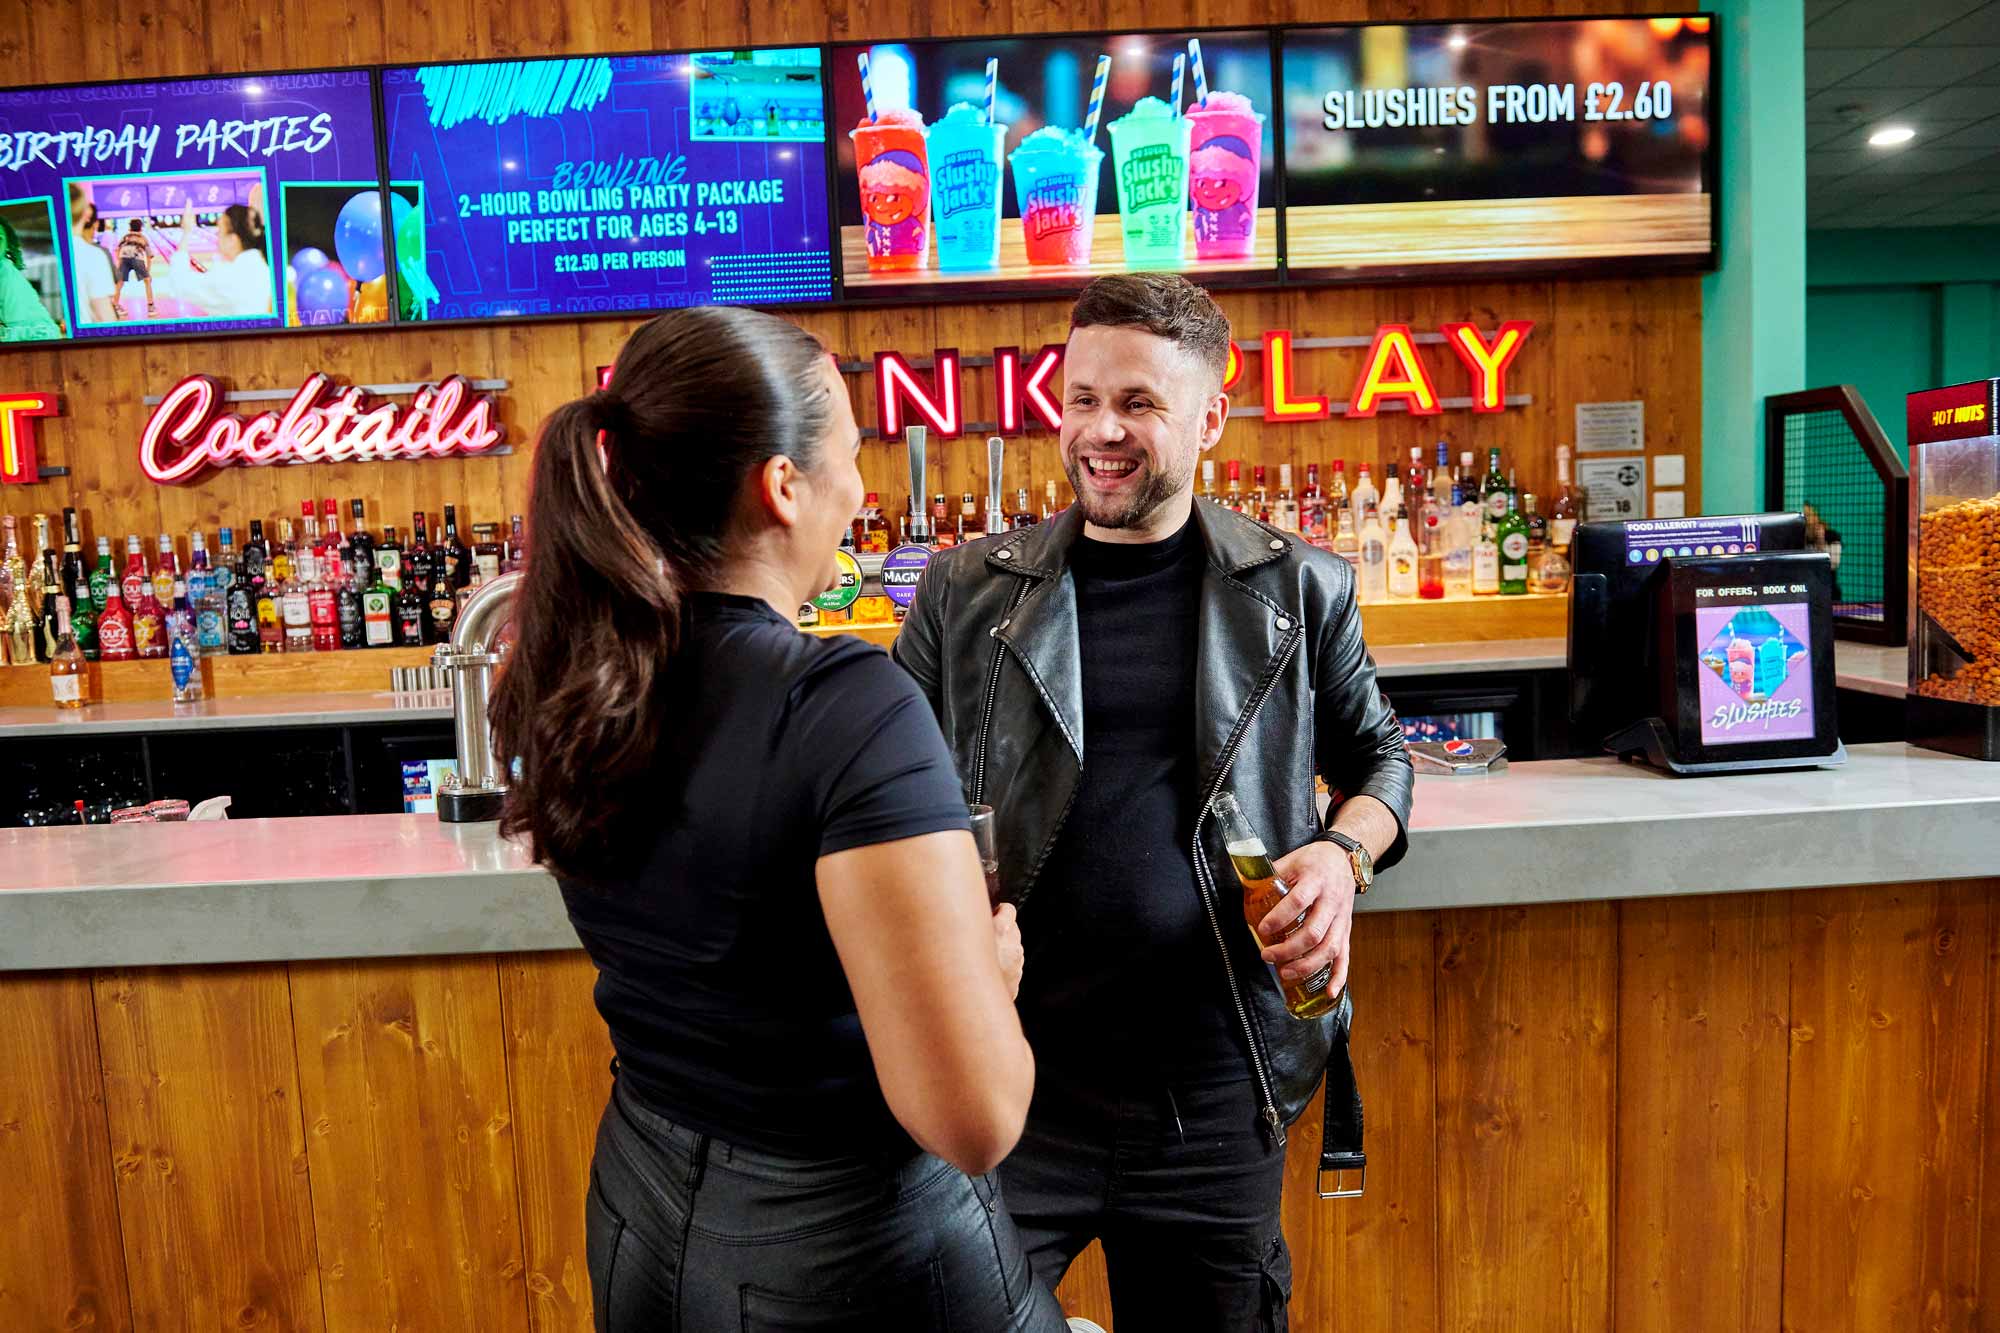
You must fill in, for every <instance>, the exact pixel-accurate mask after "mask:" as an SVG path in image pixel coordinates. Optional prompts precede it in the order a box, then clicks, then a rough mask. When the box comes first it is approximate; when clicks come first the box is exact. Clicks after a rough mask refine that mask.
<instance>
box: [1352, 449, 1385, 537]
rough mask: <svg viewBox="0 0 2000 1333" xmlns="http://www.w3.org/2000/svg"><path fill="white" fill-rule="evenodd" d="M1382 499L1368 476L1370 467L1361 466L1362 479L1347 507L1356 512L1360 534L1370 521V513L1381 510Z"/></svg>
mask: <svg viewBox="0 0 2000 1333" xmlns="http://www.w3.org/2000/svg"><path fill="white" fill-rule="evenodd" d="M1381 505H1382V497H1381V496H1380V495H1379V494H1378V493H1377V492H1376V490H1375V482H1374V481H1373V480H1372V479H1371V478H1370V477H1369V475H1368V465H1367V464H1366V463H1363V464H1362V465H1361V478H1360V480H1358V481H1356V482H1355V483H1354V494H1353V495H1352V496H1350V497H1349V498H1348V501H1347V507H1348V508H1349V509H1352V510H1353V511H1354V529H1355V531H1357V532H1359V531H1360V530H1361V525H1362V524H1363V523H1365V522H1366V521H1367V519H1368V511H1369V510H1371V509H1379V508H1381Z"/></svg>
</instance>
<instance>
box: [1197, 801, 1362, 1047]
mask: <svg viewBox="0 0 2000 1333" xmlns="http://www.w3.org/2000/svg"><path fill="white" fill-rule="evenodd" d="M1209 808H1210V809H1211V810H1213V811H1214V812H1215V817H1216V819H1217V821H1218V822H1220V824H1221V825H1222V841H1223V846H1224V847H1225V848H1226V849H1227V850H1228V852H1229V863H1230V865H1231V866H1233V867H1234V868H1235V870H1236V879H1237V881H1238V882H1239V883H1240V884H1242V886H1243V921H1244V923H1245V924H1246V925H1248V926H1249V927H1250V934H1251V937H1252V938H1253V939H1255V940H1256V943H1257V948H1258V949H1259V950H1260V951H1261V950H1262V949H1264V948H1266V947H1267V941H1265V940H1264V938H1263V937H1262V936H1260V935H1258V934H1257V927H1258V925H1259V924H1260V923H1262V921H1263V920H1264V918H1265V917H1267V916H1269V915H1270V914H1271V912H1272V911H1273V910H1274V909H1275V908H1276V907H1277V906H1278V903H1279V901H1280V900H1281V899H1282V898H1284V897H1285V895H1286V894H1288V893H1290V892H1291V891H1292V890H1291V886H1290V885H1289V884H1286V883H1285V881H1284V880H1282V879H1280V878H1278V872H1277V869H1276V868H1275V867H1274V866H1272V864H1271V856H1270V853H1269V852H1267V851H1266V850H1265V848H1264V840H1263V839H1262V838H1261V837H1259V836H1258V835H1257V830H1256V829H1254V828H1252V827H1251V826H1250V821H1249V819H1248V818H1247V817H1246V816H1245V815H1244V813H1243V807H1242V806H1241V805H1239V804H1237V801H1236V796H1235V793H1233V792H1227V791H1224V792H1218V793H1216V797H1215V801H1214V803H1213V804H1212V805H1211V806H1210V807H1209ZM1305 919H1306V909H1305V908H1300V909H1299V915H1298V919H1297V920H1295V921H1293V922H1292V924H1291V928H1290V929H1289V930H1287V931H1286V932H1285V936H1286V937H1289V936H1290V935H1291V933H1292V931H1294V930H1297V929H1298V928H1299V927H1300V926H1301V925H1303V924H1304V923H1305ZM1332 979H1333V965H1332V964H1331V963H1329V964H1327V965H1326V966H1325V967H1323V968H1321V969H1320V970H1319V971H1317V972H1315V973H1313V974H1312V975H1311V976H1309V977H1302V978H1300V979H1299V980H1297V981H1282V980H1281V981H1280V982H1279V983H1278V984H1279V986H1280V988H1281V989H1282V990H1283V991H1284V994H1285V1008H1286V1009H1287V1010H1289V1011H1290V1012H1291V1014H1292V1017H1294V1018H1317V1017H1318V1016H1319V1015H1321V1014H1324V1013H1326V1012H1328V1011H1329V1010H1331V1009H1332V1008H1333V1007H1334V1005H1336V1004H1337V1003H1339V1000H1340V997H1339V996H1338V995H1331V994H1328V985H1329V983H1330V982H1331V981H1332Z"/></svg>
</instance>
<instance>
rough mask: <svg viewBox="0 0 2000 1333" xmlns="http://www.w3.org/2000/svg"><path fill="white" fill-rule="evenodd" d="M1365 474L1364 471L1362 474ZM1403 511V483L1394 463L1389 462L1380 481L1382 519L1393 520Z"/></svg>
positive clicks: (1388, 521)
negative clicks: (1386, 472) (1384, 477)
mask: <svg viewBox="0 0 2000 1333" xmlns="http://www.w3.org/2000/svg"><path fill="white" fill-rule="evenodd" d="M1362 475H1363V476H1366V475H1367V474H1366V473H1363V474H1362ZM1402 512H1403V483H1402V480H1401V479H1400V478H1399V477H1397V475H1396V465H1395V464H1394V463H1391V464H1389V470H1388V477H1387V479H1386V480H1385V481H1384V482H1383V483H1382V521H1383V522H1384V523H1390V522H1394V521H1395V520H1396V519H1397V518H1398V517H1400V516H1401V515H1402Z"/></svg>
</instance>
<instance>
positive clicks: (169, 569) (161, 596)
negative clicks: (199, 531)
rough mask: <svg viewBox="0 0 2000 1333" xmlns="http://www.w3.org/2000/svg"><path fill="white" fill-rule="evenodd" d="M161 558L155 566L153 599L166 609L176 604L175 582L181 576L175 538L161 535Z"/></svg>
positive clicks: (164, 534)
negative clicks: (175, 551) (175, 550)
mask: <svg viewBox="0 0 2000 1333" xmlns="http://www.w3.org/2000/svg"><path fill="white" fill-rule="evenodd" d="M159 552H160V555H159V559H158V561H157V562H156V563H155V564H154V566H153V600H154V601H156V602H158V603H159V604H160V606H161V608H162V610H164V609H165V608H167V607H171V606H172V605H173V604H174V582H175V580H177V579H179V578H180V577H181V562H180V558H179V557H178V556H177V555H176V554H175V553H174V539H173V538H172V537H169V536H168V535H167V534H166V533H164V532H163V533H161V534H160V537H159Z"/></svg>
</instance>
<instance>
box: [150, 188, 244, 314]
mask: <svg viewBox="0 0 2000 1333" xmlns="http://www.w3.org/2000/svg"><path fill="white" fill-rule="evenodd" d="M194 234H195V221H194V204H193V203H192V202H190V203H189V204H188V206H187V209H186V211H185V212H183V213H182V214H181V235H180V244H179V245H177V246H175V247H174V253H173V256H172V258H170V259H168V260H167V276H166V277H165V279H163V280H162V283H161V285H162V286H163V287H164V288H165V290H166V294H167V295H169V296H171V297H173V298H175V299H176V300H178V301H179V302H180V303H181V306H182V311H181V313H182V314H184V315H186V314H191V315H194V316H196V317H202V316H212V317H217V318H225V317H228V316H232V315H268V314H270V313H271V263H270V260H269V259H267V258H266V257H265V254H264V215H263V214H262V213H260V212H258V211H257V210H256V209H254V208H252V207H250V206H249V205H248V204H231V205H230V206H229V207H227V208H225V209H223V210H222V216H221V217H219V218H218V219H216V223H215V253H216V256H217V259H216V262H215V263H214V264H213V265H212V266H211V267H209V268H208V269H206V270H204V269H199V268H196V267H195V264H194V255H193V253H192V250H193V247H192V246H190V245H189V244H188V243H189V242H190V241H191V240H193V239H194Z"/></svg>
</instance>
